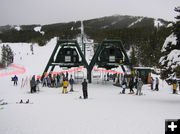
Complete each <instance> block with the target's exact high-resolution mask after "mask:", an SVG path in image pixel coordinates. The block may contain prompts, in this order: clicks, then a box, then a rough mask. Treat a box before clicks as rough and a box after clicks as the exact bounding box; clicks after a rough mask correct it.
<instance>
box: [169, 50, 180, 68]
mask: <svg viewBox="0 0 180 134" xmlns="http://www.w3.org/2000/svg"><path fill="white" fill-rule="evenodd" d="M167 60H168V61H169V62H168V64H167V66H168V67H171V68H172V69H174V68H176V67H177V66H180V50H177V49H174V50H172V51H171V52H170V53H169V54H168V55H167Z"/></svg>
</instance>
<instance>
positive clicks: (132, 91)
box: [129, 78, 134, 94]
mask: <svg viewBox="0 0 180 134" xmlns="http://www.w3.org/2000/svg"><path fill="white" fill-rule="evenodd" d="M133 87H134V82H133V78H131V79H130V82H129V89H130V94H133V93H134V90H133Z"/></svg>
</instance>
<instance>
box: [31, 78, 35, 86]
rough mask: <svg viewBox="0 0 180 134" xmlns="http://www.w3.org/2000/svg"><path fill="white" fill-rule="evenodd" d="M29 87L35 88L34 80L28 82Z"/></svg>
mask: <svg viewBox="0 0 180 134" xmlns="http://www.w3.org/2000/svg"><path fill="white" fill-rule="evenodd" d="M30 86H31V87H35V86H36V81H35V80H33V79H32V80H30Z"/></svg>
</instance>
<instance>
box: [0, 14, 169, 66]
mask: <svg viewBox="0 0 180 134" xmlns="http://www.w3.org/2000/svg"><path fill="white" fill-rule="evenodd" d="M158 21H159V22H160V23H161V24H160V25H158V26H155V19H153V18H147V17H140V16H138V17H136V16H120V15H116V16H108V17H102V18H96V19H91V20H84V21H83V24H84V31H85V33H86V34H87V35H88V37H89V38H91V39H94V41H95V42H97V43H101V41H102V40H105V39H118V40H122V42H123V44H124V47H125V49H126V50H127V51H128V50H131V51H134V52H133V53H134V54H133V55H131V56H130V57H131V58H132V62H133V63H134V65H144V66H158V59H159V58H160V57H161V53H160V50H161V48H162V45H163V42H164V40H165V38H166V37H167V36H168V35H169V34H170V33H171V30H172V27H167V26H168V24H170V23H171V22H168V21H165V20H162V19H158ZM38 26H40V25H27V26H26V25H23V26H20V30H17V29H15V28H14V27H12V26H11V27H9V29H8V27H6V30H5V28H3V31H1V29H2V28H1V27H0V31H1V32H0V40H1V41H2V42H32V43H38V44H39V45H45V44H46V43H47V41H49V40H50V39H51V38H53V37H59V38H60V39H75V38H76V37H77V35H78V34H80V32H81V31H80V27H81V22H80V21H76V22H69V23H57V24H49V25H43V26H41V31H43V32H44V34H41V33H40V32H37V31H35V30H34V28H35V27H38ZM7 29H8V30H7ZM133 60H134V61H133Z"/></svg>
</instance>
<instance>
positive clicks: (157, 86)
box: [154, 77, 159, 91]
mask: <svg viewBox="0 0 180 134" xmlns="http://www.w3.org/2000/svg"><path fill="white" fill-rule="evenodd" d="M154 90H156V91H159V79H158V78H157V77H156V86H155V89H154Z"/></svg>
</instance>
